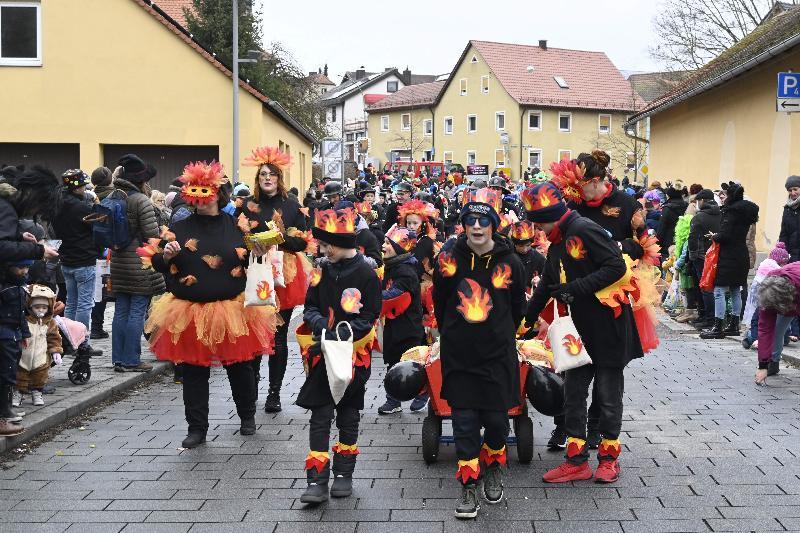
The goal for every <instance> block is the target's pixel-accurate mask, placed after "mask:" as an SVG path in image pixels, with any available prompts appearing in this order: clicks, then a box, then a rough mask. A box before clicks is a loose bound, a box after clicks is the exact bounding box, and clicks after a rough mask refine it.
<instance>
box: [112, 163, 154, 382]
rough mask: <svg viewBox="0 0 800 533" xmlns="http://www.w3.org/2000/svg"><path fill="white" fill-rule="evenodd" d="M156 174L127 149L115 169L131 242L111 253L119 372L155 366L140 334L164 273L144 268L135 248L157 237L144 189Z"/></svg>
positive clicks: (114, 347) (114, 344)
mask: <svg viewBox="0 0 800 533" xmlns="http://www.w3.org/2000/svg"><path fill="white" fill-rule="evenodd" d="M153 176H155V171H154V169H153V168H152V167H151V166H149V165H146V164H145V163H144V161H142V160H141V159H140V158H139V157H138V156H136V155H134V154H127V155H124V156H122V158H120V160H119V161H118V166H117V168H116V169H115V170H114V177H113V180H114V188H115V190H117V191H122V192H123V193H125V195H126V196H127V205H126V211H127V215H128V231H129V232H130V237H131V242H130V244H128V246H127V247H125V248H124V249H122V250H114V251H112V252H111V284H112V287H113V291H114V297H115V303H114V319H113V321H112V323H111V329H112V334H111V361H112V363H114V370H116V371H117V372H126V371H127V372H148V371H150V370H152V368H153V365H151V364H150V363H145V362H142V360H141V357H142V333H143V331H144V319H145V315H146V314H147V308H148V307H149V305H150V298H151V297H152V296H153V295H154V294H160V293H163V292H164V290H165V288H166V286H165V284H164V276H162V275H161V274H160V273H159V272H156V271H154V270H152V269H142V262H141V260H140V259H139V256H137V255H136V249H137V248H138V247H140V246H142V244H144V243H146V242H147V241H148V239H154V238H156V237H158V236H159V227H158V221H157V220H156V212H155V208H154V207H153V203H152V202H151V201H150V198H149V197H148V196H147V195H145V194H144V193H143V192H142V190H143V189H144V186H145V184H146V183H147V182H148V181H149V180H150V179H151V178H153Z"/></svg>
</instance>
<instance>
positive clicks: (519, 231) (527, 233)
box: [510, 220, 536, 244]
mask: <svg viewBox="0 0 800 533" xmlns="http://www.w3.org/2000/svg"><path fill="white" fill-rule="evenodd" d="M535 236H536V230H535V229H534V228H533V224H531V223H530V222H528V221H527V220H523V221H521V222H517V223H516V224H514V225H513V226H511V234H510V237H511V240H512V241H514V242H515V243H519V244H523V243H526V242H529V241H533V238H534V237H535Z"/></svg>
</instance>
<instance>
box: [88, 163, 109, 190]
mask: <svg viewBox="0 0 800 533" xmlns="http://www.w3.org/2000/svg"><path fill="white" fill-rule="evenodd" d="M92 185H94V186H95V187H97V186H98V185H100V186H102V185H111V169H110V168H108V167H97V168H96V169H94V171H93V172H92Z"/></svg>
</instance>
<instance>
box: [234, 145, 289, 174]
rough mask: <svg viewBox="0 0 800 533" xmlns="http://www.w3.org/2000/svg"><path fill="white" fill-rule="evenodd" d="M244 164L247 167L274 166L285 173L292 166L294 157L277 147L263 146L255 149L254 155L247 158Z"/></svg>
mask: <svg viewBox="0 0 800 533" xmlns="http://www.w3.org/2000/svg"><path fill="white" fill-rule="evenodd" d="M242 164H243V165H244V166H246V167H260V166H262V165H272V166H274V167H275V168H277V169H278V170H280V171H281V172H282V173H283V172H285V171H286V169H287V168H288V167H289V165H291V164H292V156H290V155H289V154H287V153H286V152H283V151H281V150H280V148H278V147H277V146H261V147H260V148H255V149H253V153H252V154H250V155H249V156H248V157H246V158H245V159H244V162H243V163H242Z"/></svg>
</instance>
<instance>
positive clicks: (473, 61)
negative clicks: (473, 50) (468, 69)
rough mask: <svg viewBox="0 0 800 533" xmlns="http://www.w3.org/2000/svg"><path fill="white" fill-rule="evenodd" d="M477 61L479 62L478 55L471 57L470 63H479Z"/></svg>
mask: <svg viewBox="0 0 800 533" xmlns="http://www.w3.org/2000/svg"><path fill="white" fill-rule="evenodd" d="M477 62H478V56H472V59H470V63H477Z"/></svg>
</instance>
